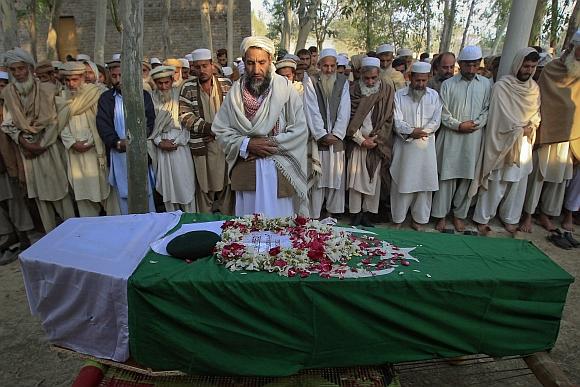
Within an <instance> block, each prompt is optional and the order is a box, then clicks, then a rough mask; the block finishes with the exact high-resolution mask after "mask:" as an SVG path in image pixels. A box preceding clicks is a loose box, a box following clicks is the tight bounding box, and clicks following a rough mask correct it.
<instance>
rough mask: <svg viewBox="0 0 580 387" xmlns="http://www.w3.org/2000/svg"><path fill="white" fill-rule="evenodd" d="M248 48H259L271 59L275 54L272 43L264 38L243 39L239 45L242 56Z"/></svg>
mask: <svg viewBox="0 0 580 387" xmlns="http://www.w3.org/2000/svg"><path fill="white" fill-rule="evenodd" d="M250 47H257V48H261V49H262V50H264V51H266V52H267V53H268V54H270V57H272V58H273V57H274V54H275V53H276V47H275V46H274V42H273V41H272V40H271V39H268V38H267V37H265V36H248V37H247V38H244V40H242V44H241V45H240V51H241V52H242V55H245V54H246V51H248V49H249V48H250Z"/></svg>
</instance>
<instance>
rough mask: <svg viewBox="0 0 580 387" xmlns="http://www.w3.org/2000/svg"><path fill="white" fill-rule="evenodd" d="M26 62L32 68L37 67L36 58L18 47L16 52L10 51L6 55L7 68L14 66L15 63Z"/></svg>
mask: <svg viewBox="0 0 580 387" xmlns="http://www.w3.org/2000/svg"><path fill="white" fill-rule="evenodd" d="M18 62H24V63H27V64H29V65H31V66H32V67H35V66H36V63H35V62H34V58H33V57H32V55H30V53H28V51H24V50H23V49H21V48H20V47H16V48H15V49H14V50H9V51H6V52H5V53H4V64H5V65H6V66H10V65H13V64H14V63H18Z"/></svg>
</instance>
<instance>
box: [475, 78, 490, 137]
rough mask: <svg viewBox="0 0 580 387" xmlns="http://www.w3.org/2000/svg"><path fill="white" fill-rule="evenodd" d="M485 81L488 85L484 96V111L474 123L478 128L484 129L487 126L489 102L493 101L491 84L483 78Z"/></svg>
mask: <svg viewBox="0 0 580 387" xmlns="http://www.w3.org/2000/svg"><path fill="white" fill-rule="evenodd" d="M482 78H483V77H482ZM483 81H484V82H487V83H486V88H485V92H484V95H483V105H482V109H481V112H480V113H479V115H478V116H477V118H476V119H475V120H473V122H475V123H476V124H477V127H478V128H483V127H484V126H485V125H486V124H487V115H488V113H489V102H490V100H491V83H490V82H489V81H488V80H487V78H483Z"/></svg>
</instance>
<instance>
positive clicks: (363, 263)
mask: <svg viewBox="0 0 580 387" xmlns="http://www.w3.org/2000/svg"><path fill="white" fill-rule="evenodd" d="M411 250H412V249H399V248H398V247H396V246H393V245H391V244H390V243H388V242H384V241H381V240H379V239H376V238H373V237H365V236H355V235H353V234H352V233H349V232H346V231H343V230H340V229H336V228H334V227H332V226H329V225H326V224H323V223H321V222H319V221H317V220H313V219H310V218H306V217H303V216H293V217H285V218H266V217H263V216H262V215H260V214H254V215H249V216H244V217H242V218H237V219H233V220H228V221H225V222H224V223H223V225H222V240H221V241H220V242H218V243H217V245H216V246H215V254H216V258H217V260H218V262H219V263H221V264H224V265H225V267H226V268H227V269H229V270H231V271H242V270H245V271H246V270H247V271H267V272H271V273H276V272H277V273H278V274H279V275H283V276H287V277H294V276H300V277H302V278H305V277H308V276H310V275H311V274H318V275H319V276H320V277H322V278H330V277H338V278H358V277H368V276H373V275H381V274H388V273H390V272H392V271H393V270H394V268H395V267H397V266H398V265H399V264H401V265H403V266H408V265H409V264H410V263H409V260H415V261H418V260H417V259H416V258H413V257H411V256H410V255H409V253H408V252H409V251H411ZM355 257H356V258H358V259H360V261H359V262H358V263H356V264H354V263H353V258H355Z"/></svg>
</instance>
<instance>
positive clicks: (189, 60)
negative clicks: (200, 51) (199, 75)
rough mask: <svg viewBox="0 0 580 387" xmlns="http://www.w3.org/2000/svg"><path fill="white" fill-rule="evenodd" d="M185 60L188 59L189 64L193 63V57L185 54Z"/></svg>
mask: <svg viewBox="0 0 580 387" xmlns="http://www.w3.org/2000/svg"><path fill="white" fill-rule="evenodd" d="M185 59H187V61H188V62H193V55H191V54H185Z"/></svg>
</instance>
